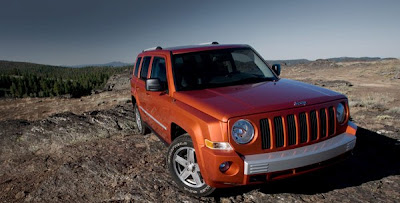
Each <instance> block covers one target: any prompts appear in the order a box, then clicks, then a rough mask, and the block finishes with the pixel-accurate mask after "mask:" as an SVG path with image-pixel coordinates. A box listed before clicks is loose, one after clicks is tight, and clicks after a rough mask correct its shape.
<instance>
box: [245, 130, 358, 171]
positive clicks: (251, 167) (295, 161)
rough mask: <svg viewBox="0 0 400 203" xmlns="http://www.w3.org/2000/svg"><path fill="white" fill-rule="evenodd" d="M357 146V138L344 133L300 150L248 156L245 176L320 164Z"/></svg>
mask: <svg viewBox="0 0 400 203" xmlns="http://www.w3.org/2000/svg"><path fill="white" fill-rule="evenodd" d="M355 145H356V136H354V135H351V134H348V133H343V134H340V135H337V136H335V137H332V138H330V139H328V140H325V141H323V142H319V143H315V144H313V145H308V146H304V147H300V148H295V149H290V150H285V151H279V152H271V153H264V154H255V155H247V156H245V158H244V174H246V175H251V174H259V173H270V172H275V171H283V170H287V169H293V168H298V167H303V166H307V165H311V164H315V163H319V162H322V161H326V160H328V159H331V158H334V157H336V156H339V155H341V154H344V153H345V152H347V151H350V150H352V149H353V148H354V146H355Z"/></svg>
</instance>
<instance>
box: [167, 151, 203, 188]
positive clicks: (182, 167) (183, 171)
mask: <svg viewBox="0 0 400 203" xmlns="http://www.w3.org/2000/svg"><path fill="white" fill-rule="evenodd" d="M173 159H174V169H175V173H176V175H177V176H178V178H179V179H180V180H181V181H182V182H183V183H184V184H185V185H187V186H189V187H192V188H199V187H202V186H203V185H205V182H204V180H203V177H202V176H201V174H200V168H199V165H198V164H197V160H196V154H195V151H194V149H193V148H192V147H182V148H179V149H178V150H177V151H176V152H175V154H174V157H173Z"/></svg>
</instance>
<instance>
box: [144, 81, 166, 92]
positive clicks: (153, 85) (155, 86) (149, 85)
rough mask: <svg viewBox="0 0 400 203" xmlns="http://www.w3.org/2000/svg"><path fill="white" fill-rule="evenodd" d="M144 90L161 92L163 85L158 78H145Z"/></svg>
mask: <svg viewBox="0 0 400 203" xmlns="http://www.w3.org/2000/svg"><path fill="white" fill-rule="evenodd" d="M146 90H147V91H151V92H161V91H164V90H165V88H164V85H163V84H161V81H160V79H158V78H149V79H147V80H146Z"/></svg>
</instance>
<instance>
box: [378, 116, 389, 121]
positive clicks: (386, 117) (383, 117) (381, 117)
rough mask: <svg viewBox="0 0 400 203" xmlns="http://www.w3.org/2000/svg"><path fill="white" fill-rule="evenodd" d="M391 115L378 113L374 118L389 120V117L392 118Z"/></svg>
mask: <svg viewBox="0 0 400 203" xmlns="http://www.w3.org/2000/svg"><path fill="white" fill-rule="evenodd" d="M392 118H393V117H392V116H389V115H379V116H377V117H376V119H378V120H380V121H381V120H390V119H392Z"/></svg>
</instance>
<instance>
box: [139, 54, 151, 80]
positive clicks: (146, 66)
mask: <svg viewBox="0 0 400 203" xmlns="http://www.w3.org/2000/svg"><path fill="white" fill-rule="evenodd" d="M150 59H151V57H150V56H146V57H144V58H143V63H142V69H141V70H140V79H146V78H147V73H148V72H149V65H150Z"/></svg>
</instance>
